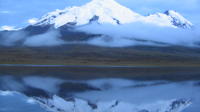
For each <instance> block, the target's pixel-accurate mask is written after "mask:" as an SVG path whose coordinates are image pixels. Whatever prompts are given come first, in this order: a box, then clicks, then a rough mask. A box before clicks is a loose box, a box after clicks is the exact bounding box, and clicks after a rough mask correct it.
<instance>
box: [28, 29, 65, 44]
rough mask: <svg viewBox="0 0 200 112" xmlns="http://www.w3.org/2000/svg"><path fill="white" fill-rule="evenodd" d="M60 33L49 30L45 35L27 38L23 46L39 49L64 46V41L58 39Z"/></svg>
mask: <svg viewBox="0 0 200 112" xmlns="http://www.w3.org/2000/svg"><path fill="white" fill-rule="evenodd" d="M59 36H60V32H59V31H54V30H50V31H49V32H47V33H44V34H40V35H35V36H32V37H28V38H27V39H26V40H25V42H24V45H25V46H31V47H40V46H57V45H62V44H64V41H63V40H61V39H59Z"/></svg>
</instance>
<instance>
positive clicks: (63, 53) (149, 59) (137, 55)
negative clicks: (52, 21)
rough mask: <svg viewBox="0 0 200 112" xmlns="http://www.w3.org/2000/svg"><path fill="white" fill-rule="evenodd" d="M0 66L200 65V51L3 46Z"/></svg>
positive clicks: (144, 48) (76, 46)
mask: <svg viewBox="0 0 200 112" xmlns="http://www.w3.org/2000/svg"><path fill="white" fill-rule="evenodd" d="M0 64H33V65H107V66H172V67H177V66H186V67H187V66H188V67H190V66H200V51H199V50H198V49H192V48H182V47H173V48H169V47H168V48H156V47H127V48H103V47H95V46H87V45H69V46H60V47H46V48H45V47H42V48H27V47H8V48H4V47H3V48H1V47H0Z"/></svg>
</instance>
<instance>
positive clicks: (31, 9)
mask: <svg viewBox="0 0 200 112" xmlns="http://www.w3.org/2000/svg"><path fill="white" fill-rule="evenodd" d="M89 1H90V0H57V1H56V2H55V0H0V27H1V26H4V27H6V26H15V27H23V26H26V25H28V24H29V23H34V21H33V20H32V21H30V19H32V18H35V19H36V18H40V17H41V16H43V15H45V14H46V13H48V12H51V11H54V10H55V9H64V8H65V7H68V6H80V5H83V4H85V3H87V2H89ZM116 1H117V2H118V3H120V4H122V5H124V6H126V7H128V8H130V9H132V10H133V11H135V12H138V13H140V14H142V15H148V14H151V13H156V12H164V11H166V10H169V9H172V10H175V11H177V12H179V13H181V14H182V15H183V16H184V17H186V18H187V19H188V20H190V21H191V22H192V23H193V24H195V25H200V0H116ZM8 29H9V27H8Z"/></svg>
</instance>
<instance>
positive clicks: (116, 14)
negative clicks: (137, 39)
mask: <svg viewBox="0 0 200 112" xmlns="http://www.w3.org/2000/svg"><path fill="white" fill-rule="evenodd" d="M94 20H96V21H97V22H98V23H100V24H103V23H110V24H114V25H117V24H127V23H133V22H142V23H148V24H154V25H158V26H166V27H174V28H177V27H181V28H191V26H192V23H191V22H189V21H188V20H187V19H185V18H184V17H183V16H181V15H180V14H179V13H177V12H175V11H172V10H170V11H167V12H165V13H156V14H152V15H149V16H142V15H140V14H138V13H136V12H134V11H132V10H130V9H129V8H126V7H124V6H122V5H120V4H118V3H117V2H116V1H115V0H92V1H91V2H89V3H87V4H85V5H83V6H80V7H76V6H74V7H67V8H65V9H64V10H56V11H54V12H50V13H48V14H47V15H45V16H43V17H42V18H41V19H40V20H39V21H38V22H37V23H36V24H35V25H48V24H53V25H54V26H55V28H58V27H61V26H63V25H66V24H73V25H85V24H88V23H90V22H91V21H94Z"/></svg>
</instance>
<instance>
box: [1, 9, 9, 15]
mask: <svg viewBox="0 0 200 112" xmlns="http://www.w3.org/2000/svg"><path fill="white" fill-rule="evenodd" d="M0 13H2V14H9V13H11V11H7V10H3V11H0Z"/></svg>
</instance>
